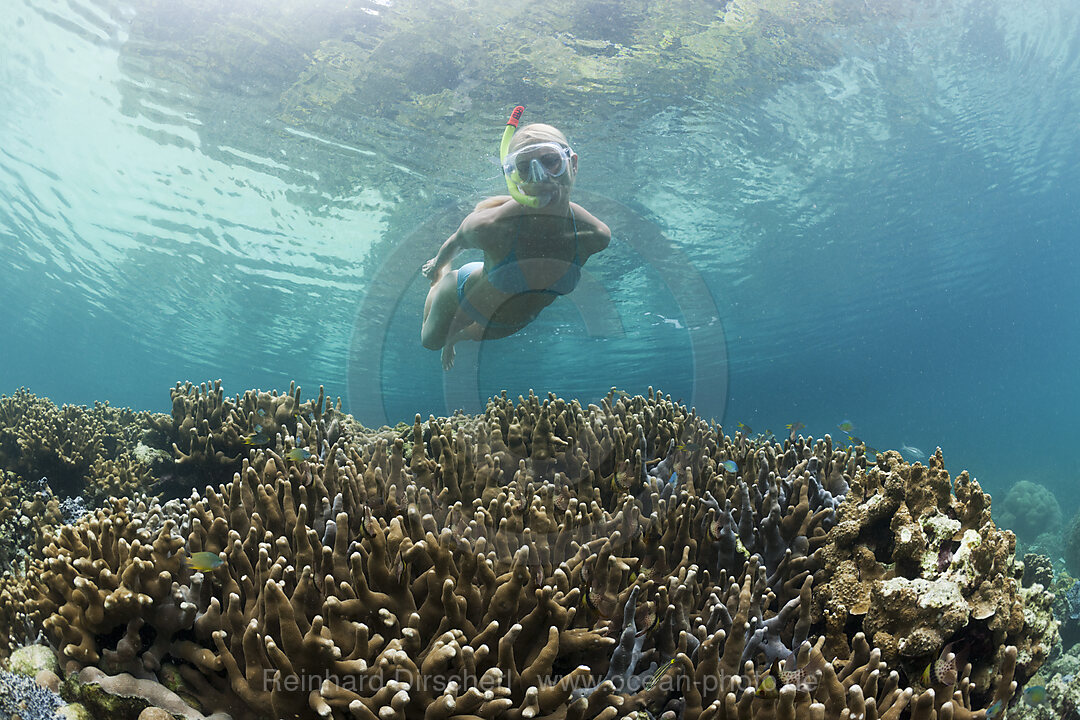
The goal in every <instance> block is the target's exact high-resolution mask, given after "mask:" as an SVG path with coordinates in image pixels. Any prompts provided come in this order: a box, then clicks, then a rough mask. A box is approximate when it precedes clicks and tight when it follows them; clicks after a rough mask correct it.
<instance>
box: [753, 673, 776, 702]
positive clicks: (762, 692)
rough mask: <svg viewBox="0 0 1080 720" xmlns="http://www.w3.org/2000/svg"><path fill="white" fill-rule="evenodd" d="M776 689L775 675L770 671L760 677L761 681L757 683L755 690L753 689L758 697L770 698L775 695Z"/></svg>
mask: <svg viewBox="0 0 1080 720" xmlns="http://www.w3.org/2000/svg"><path fill="white" fill-rule="evenodd" d="M777 691H778V688H777V687H776V677H775V676H774V675H772V674H771V673H770V674H768V675H766V676H765V677H763V678H761V682H759V683H758V686H757V690H755V691H754V694H755V695H757V696H758V697H763V698H772V697H776V694H777Z"/></svg>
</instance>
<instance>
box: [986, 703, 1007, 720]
mask: <svg viewBox="0 0 1080 720" xmlns="http://www.w3.org/2000/svg"><path fill="white" fill-rule="evenodd" d="M1004 711H1005V703H1003V702H1002V701H1001V700H995V701H994V702H992V703H990V707H988V708H986V720H996V718H999V717H1001V713H1003V712H1004Z"/></svg>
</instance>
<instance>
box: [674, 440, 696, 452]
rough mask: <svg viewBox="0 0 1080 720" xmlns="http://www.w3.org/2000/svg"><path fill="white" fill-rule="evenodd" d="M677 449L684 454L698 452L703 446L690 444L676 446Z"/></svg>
mask: <svg viewBox="0 0 1080 720" xmlns="http://www.w3.org/2000/svg"><path fill="white" fill-rule="evenodd" d="M675 448H676V449H678V450H682V451H683V452H697V451H698V450H700V449H701V446H700V445H698V444H697V443H695V442H688V443H682V444H681V445H676V446H675Z"/></svg>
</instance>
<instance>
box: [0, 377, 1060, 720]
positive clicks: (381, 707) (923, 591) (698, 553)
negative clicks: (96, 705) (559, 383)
mask: <svg viewBox="0 0 1080 720" xmlns="http://www.w3.org/2000/svg"><path fill="white" fill-rule="evenodd" d="M173 400H174V404H173V413H172V415H171V416H154V417H153V418H152V419H150V420H146V419H145V418H142V419H141V420H140V422H142V423H143V427H144V436H143V438H142V440H141V441H140V442H144V443H146V444H147V445H148V446H154V447H156V448H157V452H167V450H166V448H167V447H168V446H170V445H171V446H172V447H171V448H169V449H170V450H171V451H172V453H173V460H172V461H173V462H174V463H176V464H178V465H179V466H180V467H181V468H183V467H185V466H186V467H188V468H190V467H195V468H198V472H197V473H196V475H197V477H202V478H210V479H211V481H210V482H209V483H208V484H206V485H205V487H204V488H202V489H201V490H192V491H191V492H190V494H189V495H187V496H186V497H183V498H181V499H174V500H171V501H169V502H162V501H161V500H159V499H157V498H155V497H153V496H149V495H142V494H136V493H132V494H131V495H129V496H127V497H113V498H111V499H109V500H108V501H106V502H103V503H101V504H100V505H99V506H98V507H96V508H95V509H94V510H93V511H92V512H90V513H88V514H87V515H85V516H83V517H81V518H78V519H76V520H75V521H74V522H73V523H71V524H62V523H56V524H55V525H52V526H50V527H47V528H45V529H43V531H42V537H41V539H40V542H39V543H37V547H36V548H34V549H33V551H32V552H30V553H29V554H28V555H27V556H26V557H24V558H23V559H22V562H21V563H20V564H19V567H18V568H16V569H15V571H14V572H9V573H8V574H6V575H5V576H4V577H3V579H2V580H0V599H2V604H3V606H4V608H5V610H4V611H3V612H0V626H2V627H0V634H3V635H5V636H7V637H9V638H12V642H11V643H10V644H9V645H6V646H0V653H6V652H10V650H11V649H12V647H13V646H14V645H15V641H17V640H19V639H21V640H22V641H24V642H31V641H33V640H34V639H35V636H36V634H37V633H39V632H40V633H41V638H42V639H43V640H44V641H45V642H47V643H48V644H49V646H50V647H52V648H53V649H54V650H55V652H56V654H57V657H58V659H59V660H60V663H61V670H62V673H63V675H64V676H65V678H66V679H65V681H64V685H63V687H62V688H61V691H62V694H64V693H65V692H66V693H67V695H65V699H78V700H81V701H84V702H85V701H86V699H87V697H86V694H87V693H88V692H89V691H88V690H87V688H88V687H89V686H92V685H97V686H109V685H123V687H124V688H125V692H127V693H128V694H129V695H131V694H134V695H138V696H140V697H142V698H143V699H144V700H145V703H144V704H143V705H142V707H146V706H147V705H150V706H155V707H161V703H163V702H165V700H163V699H162V698H164V697H165V693H164V691H166V690H167V692H168V702H170V703H173V702H179V703H181V705H182V706H183V707H181V706H179V705H172V706H171V707H172V708H173V709H171V710H169V712H172V713H173V716H174V717H182V716H186V717H199V716H210V715H214V714H216V717H219V718H222V717H225V716H226V715H227V716H229V717H232V718H236V719H237V720H240V719H242V718H267V717H274V718H364V719H366V720H375V719H376V718H378V720H393V719H396V718H401V719H404V720H421V719H422V720H441V719H443V718H458V719H459V720H473V719H474V718H496V717H499V718H502V717H505V718H511V719H516V718H552V719H555V718H573V719H575V720H576V719H578V718H603V719H604V720H611V719H613V718H616V717H630V716H633V717H635V718H640V719H641V720H644V719H645V718H649V717H655V718H665V719H666V720H675V719H676V718H684V719H685V720H713V719H714V718H715V719H720V720H724V719H728V720H734V719H735V718H738V719H739V720H745V719H752V720H764V719H766V718H781V719H785V720H786V719H789V718H790V719H792V720H794V719H795V718H800V719H801V718H813V719H823V718H845V719H848V720H856V719H857V718H869V719H873V718H881V719H882V720H900V719H901V718H912V719H913V720H931V719H932V718H937V719H939V720H946V719H947V718H954V719H956V720H978V719H980V718H983V717H985V711H986V710H987V709H988V708H997V709H1000V708H1001V707H1004V706H1005V705H1007V704H1009V703H1010V702H1012V701H1014V700H1015V697H1016V688H1017V687H1018V686H1019V685H1023V683H1024V682H1026V681H1027V679H1028V678H1030V677H1032V676H1033V675H1034V674H1035V673H1036V672H1037V671H1038V669H1039V667H1040V666H1041V665H1042V663H1043V662H1044V661H1045V660H1046V658H1047V656H1048V654H1049V652H1050V649H1051V647H1052V646H1053V645H1054V643H1055V642H1056V637H1057V624H1056V621H1055V620H1054V619H1053V615H1052V612H1051V602H1052V597H1051V596H1050V595H1049V593H1047V592H1046V591H1045V590H1044V588H1043V586H1042V585H1039V584H1034V585H1032V586H1030V587H1024V586H1023V585H1022V584H1021V583H1020V577H1021V576H1022V573H1023V564H1022V563H1019V562H1017V561H1015V559H1014V551H1015V537H1014V536H1013V535H1012V533H1010V532H1008V531H1004V530H1000V529H998V528H997V527H996V526H995V525H994V522H993V520H992V518H991V515H990V497H989V496H988V495H987V494H985V493H983V491H982V490H981V488H980V487H979V484H978V483H977V482H976V481H975V480H973V479H971V478H969V477H968V476H967V474H966V473H961V474H960V475H959V476H957V477H956V478H953V477H951V476H950V475H949V474H948V473H947V472H946V471H945V469H944V460H943V458H942V455H941V452H940V451H938V453H936V454H935V455H934V456H932V457H930V458H929V459H928V461H927V465H922V464H919V463H916V464H915V465H909V464H908V463H906V462H905V461H904V460H903V459H902V458H901V457H900V455H899V454H897V453H894V452H887V453H882V454H877V455H876V456H874V457H867V455H866V450H865V448H864V447H862V446H858V447H853V446H841V445H839V444H834V442H833V441H832V439H831V438H829V437H828V436H826V437H825V438H822V439H813V438H806V437H793V438H788V439H785V441H784V442H782V443H781V442H776V441H775V440H772V439H767V438H760V437H758V438H751V437H747V436H746V435H744V434H741V433H736V434H735V435H733V436H727V435H725V434H724V433H723V432H722V429H721V428H720V427H719V426H715V425H711V424H710V423H709V422H707V421H705V420H703V419H702V418H700V417H698V416H697V414H696V413H695V412H694V411H693V410H692V409H687V408H685V407H683V406H681V405H680V404H678V403H675V402H672V400H671V398H670V397H665V396H663V395H662V394H660V393H657V392H653V390H652V389H651V388H650V389H649V392H648V394H647V395H645V396H634V397H630V396H628V395H622V396H620V395H617V394H615V393H614V392H613V393H611V394H609V395H608V396H607V397H605V398H604V399H603V400H602V402H601V403H600V404H589V405H582V404H580V403H579V402H577V401H568V400H563V399H561V398H558V397H555V396H554V395H548V396H547V397H544V398H541V397H538V396H536V395H534V394H532V393H530V394H529V396H528V397H519V398H518V399H517V401H514V400H511V399H509V398H507V397H506V396H505V394H504V395H503V396H500V397H496V398H493V399H491V400H490V401H489V403H488V406H487V409H486V411H485V412H484V413H483V414H481V415H479V416H465V415H455V416H452V417H449V418H434V417H429V418H428V419H427V421H426V422H425V421H423V420H422V418H421V417H420V416H419V415H417V416H416V417H415V419H414V422H413V424H412V426H411V427H408V426H405V427H403V428H398V429H390V428H383V429H380V430H369V429H366V428H363V427H362V426H360V425H359V424H358V423H356V422H355V421H353V420H352V419H351V418H350V417H348V416H347V415H344V414H342V413H341V411H340V405H334V404H332V403H330V402H329V400H328V399H327V398H326V397H325V395H324V393H323V392H322V391H320V394H319V397H318V399H317V400H313V401H307V402H303V403H302V402H300V391H299V389H298V388H295V387H294V388H291V389H290V392H289V393H288V394H283V395H276V394H267V393H256V392H254V391H251V392H249V393H247V394H245V395H244V396H242V397H241V396H237V397H236V398H235V399H230V398H226V397H225V396H224V394H223V393H222V392H221V391H220V384H217V385H211V386H207V385H203V386H193V385H190V384H187V385H178V386H177V387H176V388H174V391H173ZM147 426H149V428H150V429H149V431H148V432H147V431H146V430H145V429H146V427H147ZM155 434H156V437H155ZM728 461H733V462H734V463H735V464H736V465H735V466H736V467H737V471H736V472H730V471H729V470H728V469H727V467H726V466H725V464H726V463H727V462H728ZM91 465H92V464H91ZM187 477H190V475H188V476H187ZM197 553H212V554H213V555H216V556H217V558H218V560H219V561H220V562H217V563H214V565H216V567H211V566H205V567H204V566H199V567H201V568H202V569H198V568H197V567H195V564H194V563H193V562H192V561H191V558H192V556H193V555H195V554H197ZM156 687H157V688H162V691H155V690H153V688H156ZM174 710H175V711H174Z"/></svg>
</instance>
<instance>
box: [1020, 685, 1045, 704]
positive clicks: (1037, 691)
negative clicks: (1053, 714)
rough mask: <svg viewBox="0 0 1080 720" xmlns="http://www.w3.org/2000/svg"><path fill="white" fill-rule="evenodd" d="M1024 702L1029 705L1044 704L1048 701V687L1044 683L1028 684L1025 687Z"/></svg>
mask: <svg viewBox="0 0 1080 720" xmlns="http://www.w3.org/2000/svg"><path fill="white" fill-rule="evenodd" d="M1024 702H1026V703H1027V704H1028V705H1032V706H1034V705H1042V704H1043V703H1044V702H1046V687H1045V686H1043V685H1028V686H1027V687H1026V688H1024Z"/></svg>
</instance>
